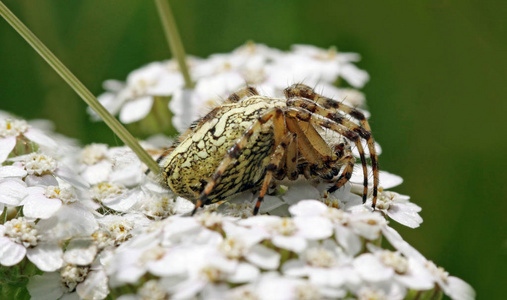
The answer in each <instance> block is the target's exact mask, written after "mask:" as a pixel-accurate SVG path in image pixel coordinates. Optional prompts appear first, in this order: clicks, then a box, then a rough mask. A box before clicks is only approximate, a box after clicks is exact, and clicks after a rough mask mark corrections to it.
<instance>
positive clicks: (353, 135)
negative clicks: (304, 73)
mask: <svg viewBox="0 0 507 300" xmlns="http://www.w3.org/2000/svg"><path fill="white" fill-rule="evenodd" d="M286 114H287V116H288V117H290V118H297V119H299V120H301V121H303V122H308V123H311V124H314V125H315V126H321V127H324V128H328V129H330V130H332V131H335V132H337V133H339V134H340V135H342V136H344V137H345V138H346V139H347V140H349V141H351V142H353V143H354V144H355V145H356V147H357V150H358V151H359V154H360V157H361V162H362V165H363V176H364V190H363V203H364V202H365V201H366V196H367V194H368V173H367V169H366V159H365V156H364V149H363V147H362V145H361V141H360V136H359V134H358V133H357V132H354V131H352V130H351V129H349V128H347V127H346V126H344V125H341V124H339V123H337V122H335V121H333V120H331V119H328V118H326V117H323V116H322V115H320V114H314V113H312V112H310V111H308V110H303V109H298V108H296V107H290V108H289V109H288V110H287V112H286ZM374 184H375V183H374ZM375 200H376V198H375V197H374V201H375ZM374 205H375V202H374Z"/></svg>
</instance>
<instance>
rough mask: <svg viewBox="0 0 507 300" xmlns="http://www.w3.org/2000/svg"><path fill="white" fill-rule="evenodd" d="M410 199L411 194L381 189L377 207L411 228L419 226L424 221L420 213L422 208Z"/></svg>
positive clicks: (369, 204)
mask: <svg viewBox="0 0 507 300" xmlns="http://www.w3.org/2000/svg"><path fill="white" fill-rule="evenodd" d="M409 199H410V197H409V196H405V195H400V194H398V193H396V192H391V191H383V190H381V191H380V193H379V197H378V199H377V205H376V206H375V208H376V209H378V210H381V211H382V212H383V213H385V214H387V215H388V216H389V217H390V218H391V219H393V220H395V221H396V222H398V223H400V224H403V225H405V226H407V227H410V228H417V227H419V225H421V223H422V221H423V219H422V218H421V216H420V215H419V212H420V211H421V208H420V207H419V206H418V205H416V204H414V203H411V202H410V201H409ZM367 205H368V206H371V201H367Z"/></svg>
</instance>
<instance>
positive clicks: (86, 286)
mask: <svg viewBox="0 0 507 300" xmlns="http://www.w3.org/2000/svg"><path fill="white" fill-rule="evenodd" d="M107 282H108V280H107V277H106V275H105V273H104V271H103V270H102V269H100V268H99V269H92V268H90V267H80V266H76V265H72V264H68V265H65V266H64V267H63V268H62V269H61V270H60V272H49V273H44V274H42V275H35V276H34V277H33V278H31V280H30V282H29V283H28V286H27V288H28V291H29V293H30V295H31V298H32V299H39V300H46V299H47V300H54V299H64V298H65V299H72V297H73V296H74V297H77V298H80V299H104V298H106V297H107V295H108V294H109V288H108V286H107ZM76 294H77V295H76ZM60 297H62V298H60Z"/></svg>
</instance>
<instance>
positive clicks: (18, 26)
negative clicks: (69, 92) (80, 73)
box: [0, 1, 159, 173]
mask: <svg viewBox="0 0 507 300" xmlns="http://www.w3.org/2000/svg"><path fill="white" fill-rule="evenodd" d="M0 15H2V17H3V18H4V19H5V20H6V21H7V22H8V23H9V24H10V25H11V26H12V27H13V28H14V29H15V30H16V31H17V32H18V33H19V34H20V35H21V36H22V37H23V38H24V39H25V40H26V41H27V42H28V44H30V46H32V48H34V49H35V51H37V53H39V55H40V56H41V57H42V58H44V60H45V61H46V62H47V63H48V64H49V65H50V66H51V67H52V68H53V69H54V70H55V71H56V72H57V73H58V75H60V77H62V79H63V80H65V82H67V84H68V85H69V86H70V87H71V88H72V89H73V90H74V91H75V92H76V93H77V94H78V95H79V96H80V97H81V99H83V100H84V101H85V102H86V104H88V105H89V106H90V107H91V108H92V109H93V110H94V111H95V112H96V113H97V114H98V115H99V116H100V117H101V118H102V119H103V120H104V122H105V123H106V124H107V126H108V127H109V128H111V130H112V131H113V132H114V133H115V134H116V135H117V136H118V137H119V138H120V139H121V140H122V141H123V142H124V143H125V144H126V145H127V146H129V147H130V149H132V151H134V152H135V153H136V154H137V156H138V157H139V159H140V160H141V161H142V162H143V163H145V164H146V165H147V166H148V168H149V169H150V170H151V171H152V172H155V173H158V172H159V166H158V164H157V163H156V162H155V160H153V158H152V157H151V156H150V155H149V154H148V153H147V152H146V151H145V150H144V149H143V148H142V147H141V145H139V143H138V142H137V140H136V138H134V137H133V136H132V135H131V134H130V132H129V131H128V130H127V129H126V128H125V127H124V126H123V125H121V123H120V122H119V121H118V120H116V118H115V117H113V116H112V115H111V114H110V113H109V112H108V111H107V110H106V109H105V108H104V106H102V105H101V104H100V103H99V101H98V100H97V98H95V96H94V95H93V94H92V93H91V92H90V91H89V90H88V89H87V88H86V87H85V86H84V85H83V83H81V81H79V79H77V77H76V76H74V74H72V72H71V71H70V70H69V69H68V68H67V67H66V66H65V65H64V64H63V63H62V62H61V61H60V60H59V59H58V58H57V57H56V56H55V55H54V54H53V53H52V52H51V51H50V50H49V49H48V48H47V47H46V46H45V45H44V44H43V43H42V42H41V41H40V40H39V39H38V38H37V37H36V36H35V35H34V34H33V33H32V32H31V31H30V30H29V29H28V28H27V27H26V26H25V25H24V24H23V23H22V22H21V21H20V20H19V19H18V18H17V17H16V16H15V15H14V14H13V13H12V12H11V11H10V10H9V9H8V8H7V7H6V6H5V4H3V2H1V1H0Z"/></svg>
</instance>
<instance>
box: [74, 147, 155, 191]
mask: <svg viewBox="0 0 507 300" xmlns="http://www.w3.org/2000/svg"><path fill="white" fill-rule="evenodd" d="M80 162H81V163H82V165H81V166H80V170H79V173H80V174H81V176H82V177H83V178H84V179H85V180H86V181H87V182H88V183H89V184H98V183H100V182H104V181H114V182H116V183H118V184H123V185H125V186H136V185H138V184H139V183H140V182H141V180H142V179H143V178H145V176H144V174H143V172H144V170H143V166H142V164H141V161H140V160H139V158H138V157H137V156H136V155H135V154H134V152H132V150H130V149H129V148H128V147H113V148H110V149H108V148H107V146H106V145H104V144H91V145H88V146H86V147H85V149H84V150H83V151H82V152H81V154H80Z"/></svg>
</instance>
